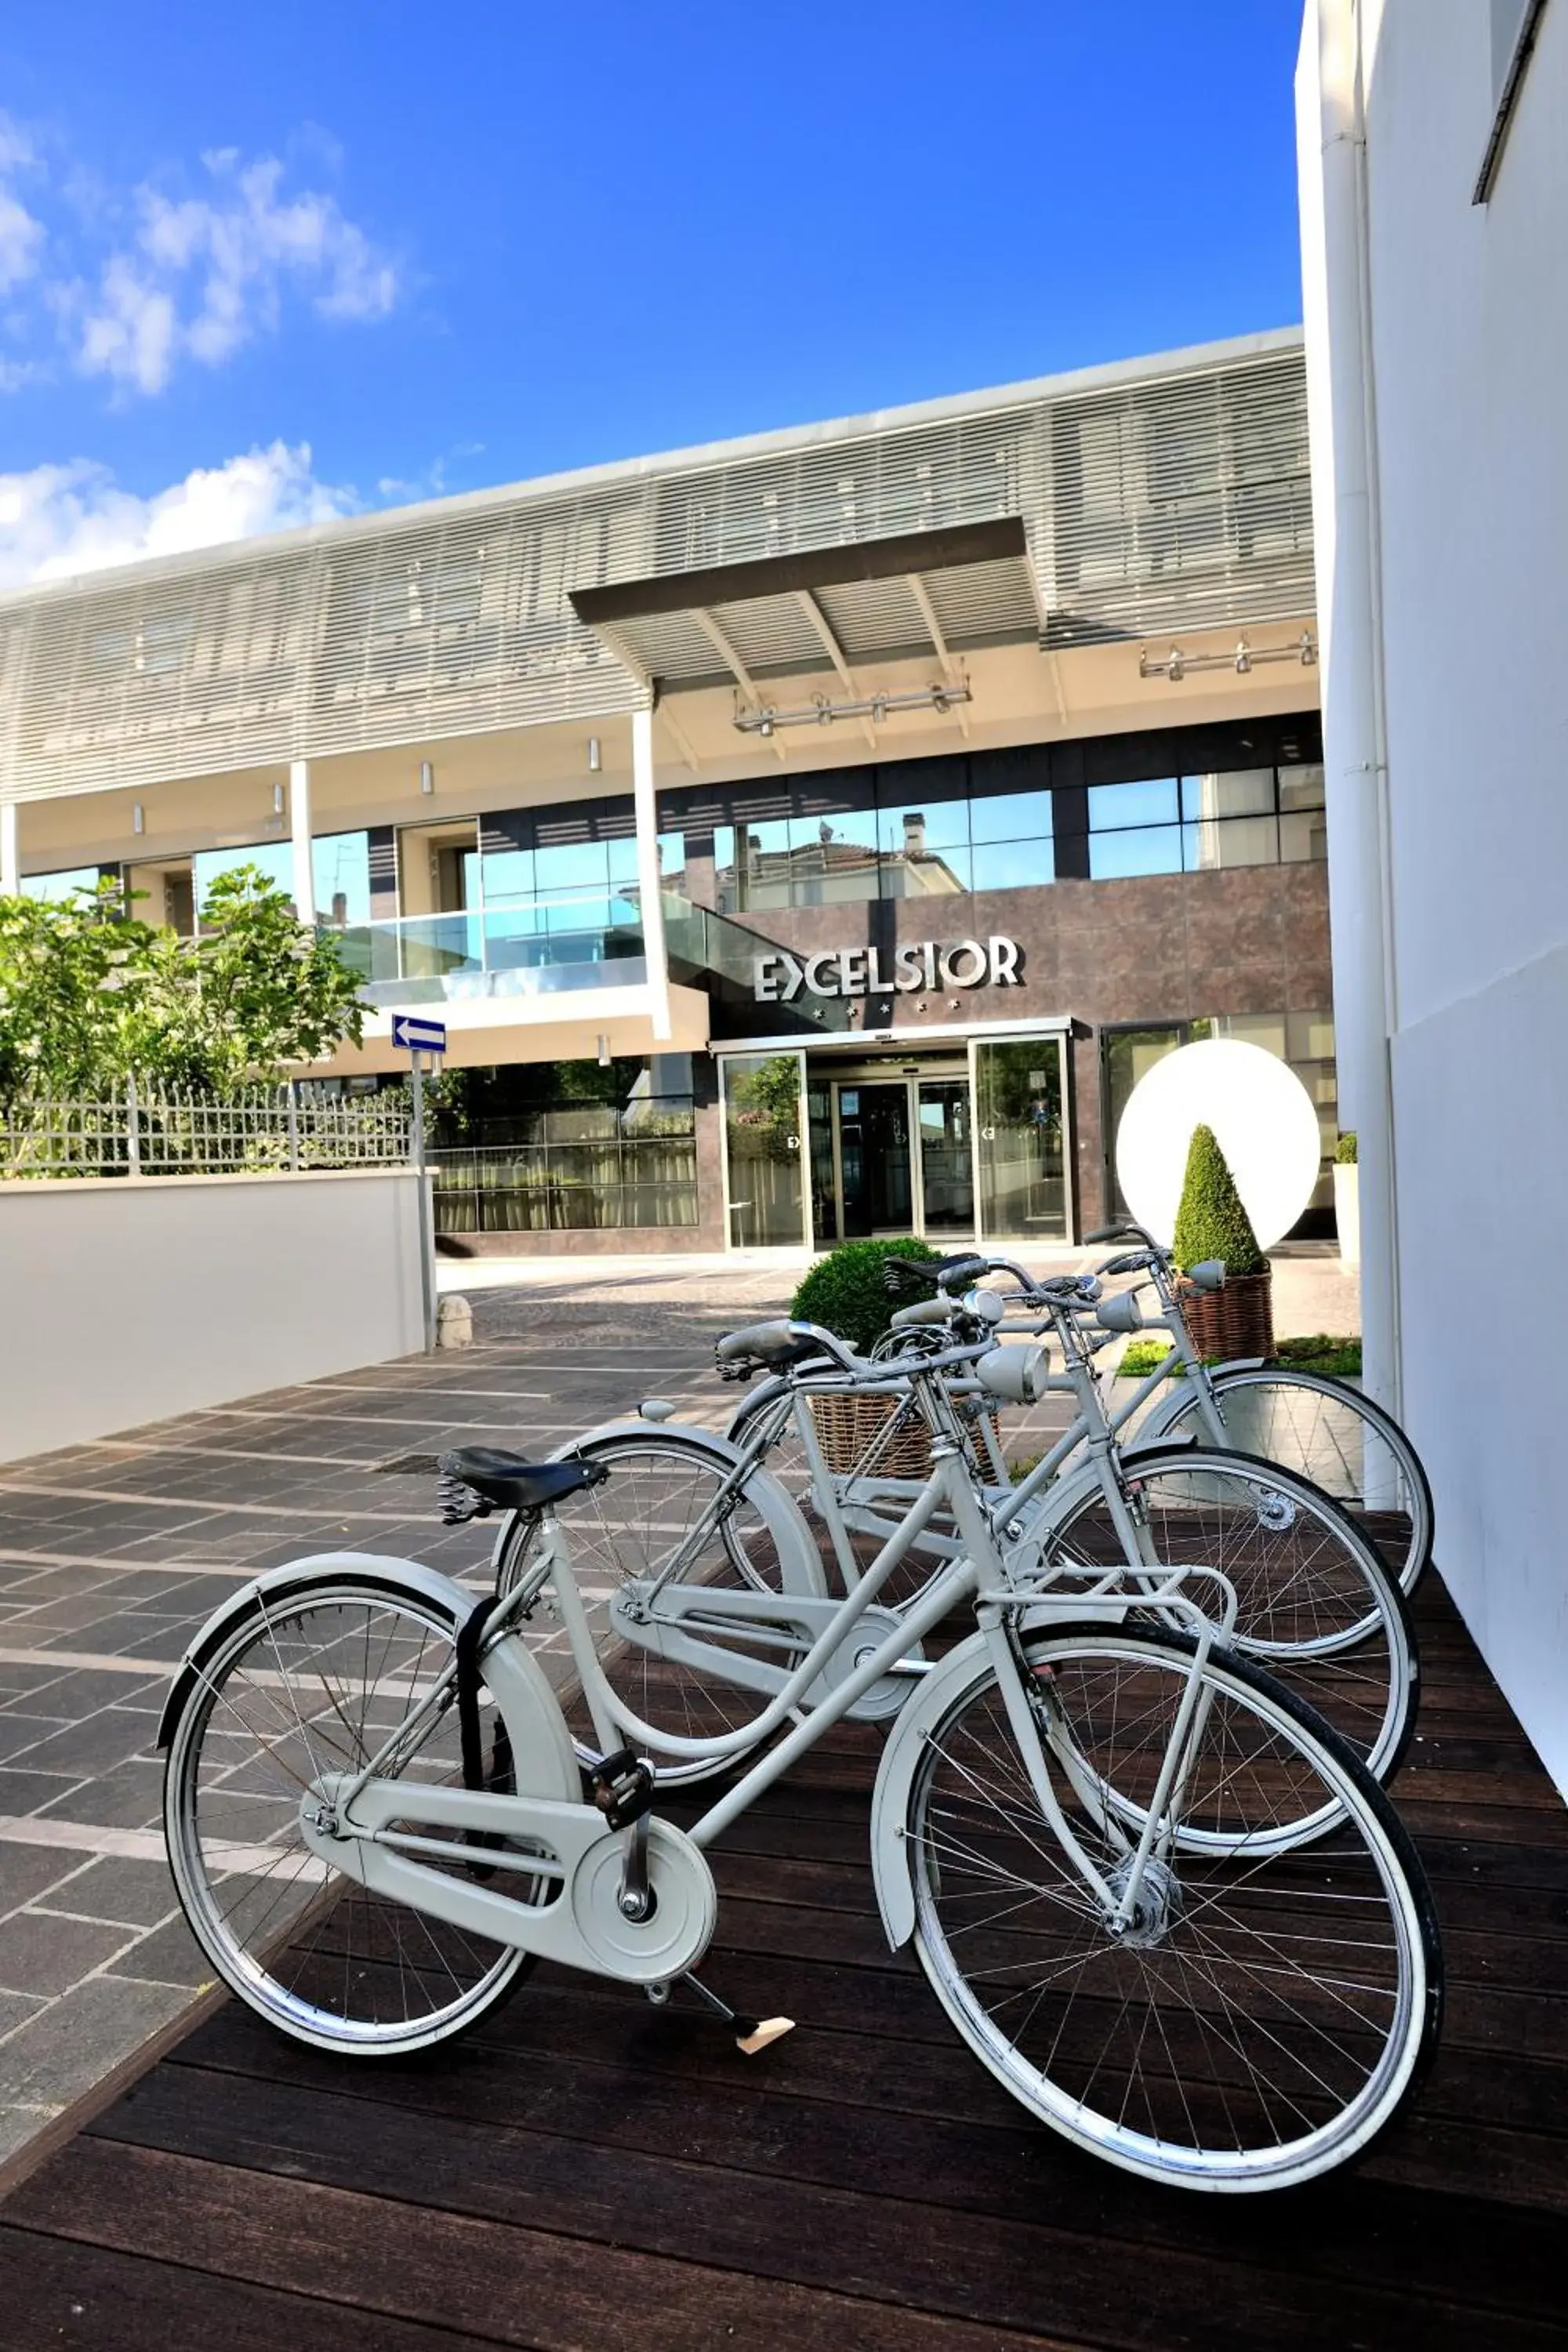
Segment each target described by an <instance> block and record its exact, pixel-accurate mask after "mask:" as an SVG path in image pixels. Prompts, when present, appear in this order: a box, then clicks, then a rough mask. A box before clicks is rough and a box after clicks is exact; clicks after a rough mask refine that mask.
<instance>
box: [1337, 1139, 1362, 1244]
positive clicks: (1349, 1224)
mask: <svg viewBox="0 0 1568 2352" xmlns="http://www.w3.org/2000/svg"><path fill="white" fill-rule="evenodd" d="M1334 1222H1335V1223H1336V1224H1337V1225H1338V1226H1339V1229H1340V1256H1341V1258H1342V1260H1343V1262H1344V1264H1345V1265H1360V1264H1361V1170H1360V1169H1359V1168H1357V1167H1356V1166H1354V1165H1353V1163H1352V1165H1351V1166H1349V1167H1343V1166H1342V1165H1341V1164H1340V1162H1339V1161H1338V1160H1336V1161H1335V1162H1334Z"/></svg>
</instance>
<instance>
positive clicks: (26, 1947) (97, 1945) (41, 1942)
mask: <svg viewBox="0 0 1568 2352" xmlns="http://www.w3.org/2000/svg"><path fill="white" fill-rule="evenodd" d="M131 1933H132V1931H130V1930H128V1929H127V1928H125V1927H110V1926H106V1925H105V1924H104V1923H103V1922H102V1921H101V1920H97V1919H71V1918H67V1917H64V1916H61V1915H59V1914H58V1913H55V1912H51V1911H44V1910H36V1909H32V1910H26V1911H13V1912H12V1914H11V1916H10V1917H9V1918H8V1919H0V1987H4V1989H5V1990H6V1991H7V1992H37V1993H65V1992H68V1991H69V1990H70V1989H71V1987H72V1986H73V1985H75V1984H79V1983H80V1982H81V1979H83V1978H84V1977H85V1976H88V1975H89V1974H90V1973H91V1971H92V1970H93V1969H100V1968H101V1967H102V1966H103V1964H104V1962H105V1961H106V1960H111V1959H115V1958H118V1957H119V1955H120V1953H121V1951H123V1949H124V1948H125V1946H126V1944H127V1943H128V1942H129V1941H130V1940H131Z"/></svg>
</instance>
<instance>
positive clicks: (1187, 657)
mask: <svg viewBox="0 0 1568 2352" xmlns="http://www.w3.org/2000/svg"><path fill="white" fill-rule="evenodd" d="M1317 658H1318V640H1317V638H1316V637H1315V636H1314V635H1312V632H1311V630H1310V629H1303V630H1302V632H1301V634H1300V636H1299V637H1292V638H1291V639H1290V641H1289V644H1288V645H1283V646H1255V645H1253V644H1252V643H1251V641H1250V639H1248V638H1247V637H1237V641H1236V650H1235V652H1234V653H1228V654H1189V653H1184V652H1183V650H1182V648H1181V646H1172V647H1171V650H1170V652H1169V653H1168V654H1166V656H1164V658H1163V660H1155V659H1153V658H1152V656H1151V655H1150V653H1149V649H1148V647H1147V646H1144V647H1143V649H1142V651H1141V652H1140V654H1139V656H1138V675H1139V677H1163V678H1168V679H1169V680H1170V682H1171V684H1172V685H1173V686H1177V685H1179V684H1180V683H1181V681H1182V679H1183V678H1184V677H1192V676H1194V674H1195V673H1196V672H1197V671H1199V670H1210V669H1231V670H1235V671H1236V673H1237V676H1238V677H1247V673H1248V672H1249V671H1250V670H1254V669H1256V668H1257V667H1258V663H1259V662H1281V661H1293V662H1300V665H1301V667H1302V668H1303V669H1310V668H1311V667H1312V666H1313V664H1314V663H1315V662H1316V660H1317Z"/></svg>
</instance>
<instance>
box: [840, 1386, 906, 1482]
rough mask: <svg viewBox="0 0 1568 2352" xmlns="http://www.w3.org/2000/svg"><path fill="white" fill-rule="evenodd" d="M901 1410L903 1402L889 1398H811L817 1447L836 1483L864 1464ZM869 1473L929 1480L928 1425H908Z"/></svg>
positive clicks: (876, 1475)
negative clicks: (880, 1435)
mask: <svg viewBox="0 0 1568 2352" xmlns="http://www.w3.org/2000/svg"><path fill="white" fill-rule="evenodd" d="M899 1404H900V1400H899V1399H898V1398H897V1397H890V1396H857V1395H853V1394H851V1395H847V1396H814V1397H813V1398H812V1400H811V1417H812V1419H813V1421H814V1422H815V1423H816V1442H817V1444H818V1445H820V1446H821V1448H822V1458H823V1460H824V1462H826V1465H827V1467H828V1469H829V1470H830V1471H831V1472H832V1473H833V1475H834V1476H835V1477H836V1478H847V1476H848V1475H849V1473H850V1472H851V1471H852V1470H853V1469H855V1468H856V1466H857V1465H858V1464H859V1463H860V1462H862V1461H864V1460H865V1457H866V1454H867V1453H868V1450H869V1448H870V1446H871V1444H872V1443H873V1441H874V1439H875V1438H876V1436H877V1434H878V1433H879V1431H880V1430H883V1429H885V1428H886V1427H887V1425H888V1423H889V1422H890V1421H891V1420H892V1418H893V1416H894V1414H895V1413H896V1412H898V1410H899ZM868 1475H870V1476H872V1477H875V1478H929V1477H930V1475H931V1432H930V1430H929V1429H928V1428H927V1427H926V1425H925V1423H924V1422H923V1421H921V1420H918V1419H917V1420H911V1421H909V1422H907V1423H905V1425H904V1427H903V1428H902V1429H900V1431H899V1433H898V1434H897V1436H896V1437H894V1438H893V1439H892V1441H891V1443H890V1444H888V1445H886V1446H884V1447H883V1448H882V1450H881V1452H880V1453H879V1454H878V1455H877V1457H876V1459H875V1461H874V1462H872V1463H870V1464H868Z"/></svg>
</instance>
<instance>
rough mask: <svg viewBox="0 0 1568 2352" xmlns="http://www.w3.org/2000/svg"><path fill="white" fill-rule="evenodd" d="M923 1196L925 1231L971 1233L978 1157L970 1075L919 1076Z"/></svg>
mask: <svg viewBox="0 0 1568 2352" xmlns="http://www.w3.org/2000/svg"><path fill="white" fill-rule="evenodd" d="M919 1091H920V1138H921V1202H922V1205H923V1209H924V1214H923V1215H922V1217H921V1232H922V1233H923V1234H973V1231H974V1160H973V1151H972V1138H971V1134H970V1116H969V1080H968V1079H967V1078H921V1080H920V1082H919Z"/></svg>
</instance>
